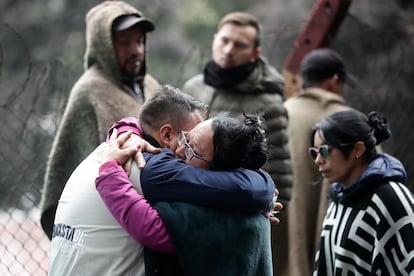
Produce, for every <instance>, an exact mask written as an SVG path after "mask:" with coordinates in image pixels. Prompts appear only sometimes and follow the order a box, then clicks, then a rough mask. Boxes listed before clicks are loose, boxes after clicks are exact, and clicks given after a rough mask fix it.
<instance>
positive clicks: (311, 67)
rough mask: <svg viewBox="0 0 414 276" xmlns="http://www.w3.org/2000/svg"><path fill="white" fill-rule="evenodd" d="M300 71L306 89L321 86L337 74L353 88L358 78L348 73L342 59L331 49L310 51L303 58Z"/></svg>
mask: <svg viewBox="0 0 414 276" xmlns="http://www.w3.org/2000/svg"><path fill="white" fill-rule="evenodd" d="M300 69H301V77H302V83H303V85H302V86H303V87H304V88H307V87H309V86H311V85H313V84H319V83H321V82H323V81H324V80H326V79H329V78H332V76H333V75H335V74H336V75H338V77H339V79H341V80H342V81H343V82H346V83H347V84H349V85H350V86H351V87H355V86H356V82H357V81H356V78H355V77H354V76H353V75H352V74H350V73H349V72H348V71H347V69H346V67H345V62H344V61H343V59H342V57H341V56H340V55H339V54H338V53H337V52H335V51H334V50H332V49H330V48H319V49H315V50H312V51H310V52H309V53H308V54H307V55H306V56H305V57H304V58H303V60H302V63H301V68H300Z"/></svg>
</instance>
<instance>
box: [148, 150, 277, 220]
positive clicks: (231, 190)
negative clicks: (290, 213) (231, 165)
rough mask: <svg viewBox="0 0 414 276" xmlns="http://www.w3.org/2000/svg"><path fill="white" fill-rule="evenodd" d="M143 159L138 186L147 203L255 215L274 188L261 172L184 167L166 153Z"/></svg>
mask: <svg viewBox="0 0 414 276" xmlns="http://www.w3.org/2000/svg"><path fill="white" fill-rule="evenodd" d="M146 160H147V164H146V166H145V167H144V169H143V170H142V172H141V184H142V189H143V192H144V195H145V198H147V199H148V200H149V201H150V202H152V201H154V202H155V201H183V202H187V203H193V204H199V205H203V206H208V207H214V208H221V209H225V210H232V211H234V210H237V211H247V212H255V211H259V210H262V209H265V208H266V207H267V206H268V205H269V203H270V202H271V201H272V199H273V195H274V190H275V185H274V183H273V181H272V179H271V178H270V176H269V174H267V173H266V172H264V171H253V170H245V169H239V170H234V171H230V172H218V171H208V170H204V169H200V168H195V167H191V166H188V165H186V164H184V163H183V162H182V161H181V160H178V159H176V158H175V157H174V155H173V153H172V152H170V151H168V150H163V151H162V152H161V153H160V154H157V155H152V156H150V157H147V158H146Z"/></svg>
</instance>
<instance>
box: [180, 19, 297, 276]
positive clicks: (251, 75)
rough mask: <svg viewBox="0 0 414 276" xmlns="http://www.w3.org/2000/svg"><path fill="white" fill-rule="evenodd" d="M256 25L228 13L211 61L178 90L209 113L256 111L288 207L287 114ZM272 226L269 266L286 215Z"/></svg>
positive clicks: (282, 237)
mask: <svg viewBox="0 0 414 276" xmlns="http://www.w3.org/2000/svg"><path fill="white" fill-rule="evenodd" d="M260 35H261V26H260V24H259V22H258V21H257V19H256V18H255V17H254V16H252V15H251V14H248V13H245V12H232V13H229V14H227V15H226V16H224V17H223V19H222V20H221V21H220V22H219V24H218V30H217V33H216V34H215V35H214V39H213V44H212V60H211V61H209V62H208V63H207V64H206V66H205V68H204V73H203V74H199V75H196V76H194V77H193V78H191V79H190V80H188V81H187V82H186V83H185V84H184V87H183V91H184V92H186V93H188V94H190V95H191V96H193V97H194V98H196V99H199V100H201V101H202V102H204V103H206V104H208V105H209V109H210V112H211V114H213V115H214V114H217V113H219V112H223V111H227V112H229V114H230V115H232V116H238V117H240V118H241V117H242V115H243V113H253V114H254V113H259V114H261V115H262V116H263V117H264V119H265V127H266V129H267V130H268V137H267V142H268V144H269V149H270V155H269V159H268V161H267V163H266V164H265V165H264V166H263V169H265V170H266V171H267V172H268V173H269V174H270V175H271V176H272V179H273V181H274V182H275V183H276V186H277V189H279V191H280V194H279V200H280V201H281V202H282V203H284V205H285V209H287V208H288V202H289V200H290V194H291V186H292V167H291V162H290V154H289V147H288V135H287V124H288V117H287V112H286V109H285V108H284V106H283V96H284V95H283V93H284V91H283V86H284V79H283V77H282V76H281V75H280V74H279V73H278V72H277V71H276V69H275V68H273V67H272V66H271V65H270V64H269V63H268V62H267V61H266V59H265V58H264V57H263V56H262V55H261V49H260ZM279 216H280V219H281V223H280V224H279V225H276V226H272V251H273V262H274V270H275V272H276V273H277V271H278V267H279V266H281V265H282V263H283V262H285V258H286V253H285V252H287V251H286V250H287V248H286V247H287V244H286V243H285V241H287V236H286V235H287V219H286V216H285V211H282V212H281V213H280V214H279Z"/></svg>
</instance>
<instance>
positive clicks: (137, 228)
mask: <svg viewBox="0 0 414 276" xmlns="http://www.w3.org/2000/svg"><path fill="white" fill-rule="evenodd" d="M96 189H97V190H98V192H99V194H100V195H101V197H102V200H103V201H104V203H105V205H106V207H107V208H108V210H109V211H110V212H111V214H112V215H113V216H114V217H115V219H116V220H117V221H118V223H119V224H120V225H121V226H122V227H123V228H124V229H125V230H126V231H127V232H128V234H129V235H130V236H131V237H132V238H134V239H135V240H136V241H138V242H140V243H141V244H143V245H144V246H146V247H149V248H151V249H153V250H156V251H159V252H162V253H168V254H171V253H174V252H175V250H174V246H173V244H172V242H171V240H170V237H169V235H168V233H167V230H166V229H165V226H164V224H163V222H162V220H161V218H160V216H159V214H158V212H157V210H155V209H154V208H152V207H151V205H150V204H149V203H148V202H147V201H146V199H145V198H144V197H143V196H142V195H140V194H138V192H137V191H136V190H135V189H134V187H133V186H132V184H131V182H130V180H129V178H128V176H127V174H126V173H125V171H124V170H123V168H122V166H121V165H120V164H119V163H118V162H117V161H109V162H106V163H104V164H103V165H101V167H100V168H99V177H98V178H96Z"/></svg>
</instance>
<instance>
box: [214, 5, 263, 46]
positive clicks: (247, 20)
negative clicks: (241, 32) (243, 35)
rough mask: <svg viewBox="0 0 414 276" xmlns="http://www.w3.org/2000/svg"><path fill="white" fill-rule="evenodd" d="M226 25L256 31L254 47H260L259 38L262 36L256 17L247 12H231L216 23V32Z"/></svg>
mask: <svg viewBox="0 0 414 276" xmlns="http://www.w3.org/2000/svg"><path fill="white" fill-rule="evenodd" d="M226 24H234V25H237V26H251V27H253V28H255V29H256V38H255V42H254V47H255V48H257V47H259V46H260V37H261V35H262V26H261V25H260V23H259V21H258V20H257V18H256V17H254V16H253V15H252V14H250V13H247V12H231V13H228V14H226V15H225V16H224V17H223V18H222V19H221V20H220V22H219V23H218V25H217V30H220V29H221V27H223V26H224V25H226Z"/></svg>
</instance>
